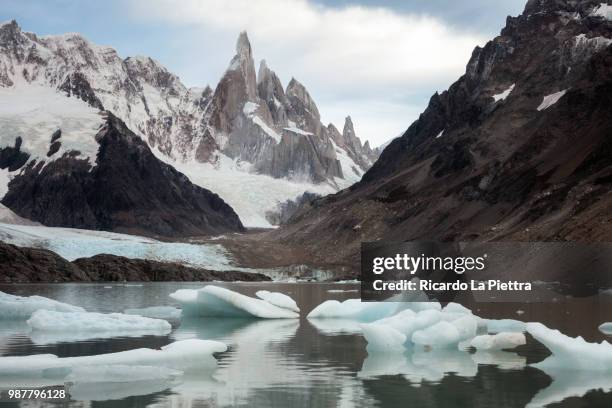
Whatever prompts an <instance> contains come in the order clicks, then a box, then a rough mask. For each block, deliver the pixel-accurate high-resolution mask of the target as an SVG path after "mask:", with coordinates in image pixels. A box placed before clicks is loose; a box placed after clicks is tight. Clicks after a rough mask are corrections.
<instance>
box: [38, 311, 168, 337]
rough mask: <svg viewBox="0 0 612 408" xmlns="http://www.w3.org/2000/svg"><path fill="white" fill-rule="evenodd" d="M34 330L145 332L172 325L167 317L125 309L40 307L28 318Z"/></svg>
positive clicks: (163, 330)
mask: <svg viewBox="0 0 612 408" xmlns="http://www.w3.org/2000/svg"><path fill="white" fill-rule="evenodd" d="M27 324H28V326H30V327H31V328H32V330H33V331H45V332H62V333H74V332H107V331H111V332H122V331H125V332H133V331H137V332H146V333H155V334H168V333H170V331H171V330H172V326H171V325H170V323H168V322H167V321H165V320H161V319H151V318H148V317H142V316H135V315H126V314H122V313H110V314H104V313H92V312H54V311H49V310H37V311H36V312H34V313H33V314H32V317H30V319H29V320H28V321H27Z"/></svg>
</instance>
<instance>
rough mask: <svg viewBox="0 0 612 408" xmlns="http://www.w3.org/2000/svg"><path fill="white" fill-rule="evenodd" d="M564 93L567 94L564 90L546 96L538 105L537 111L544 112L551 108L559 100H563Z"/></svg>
mask: <svg viewBox="0 0 612 408" xmlns="http://www.w3.org/2000/svg"><path fill="white" fill-rule="evenodd" d="M566 92H567V89H564V90H563V91H559V92H555V93H554V94H550V95H546V96H545V97H544V99H542V103H541V104H540V106H538V111H540V112H541V111H543V110H546V109H548V108H550V107H551V106H553V105H554V104H555V103H557V102H559V99H561V98H563V96H564V95H565V93H566Z"/></svg>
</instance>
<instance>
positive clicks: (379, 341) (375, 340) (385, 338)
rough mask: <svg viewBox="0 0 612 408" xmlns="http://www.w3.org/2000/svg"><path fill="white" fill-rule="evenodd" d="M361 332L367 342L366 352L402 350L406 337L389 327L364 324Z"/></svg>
mask: <svg viewBox="0 0 612 408" xmlns="http://www.w3.org/2000/svg"><path fill="white" fill-rule="evenodd" d="M361 331H362V333H363V337H365V339H366V341H367V342H368V346H367V350H368V352H377V351H385V352H388V351H398V350H404V343H405V342H406V335H404V334H403V333H400V332H399V331H397V330H395V329H394V328H393V327H391V326H387V325H384V324H376V323H365V324H362V325H361Z"/></svg>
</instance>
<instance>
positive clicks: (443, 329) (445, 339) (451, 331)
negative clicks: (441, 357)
mask: <svg viewBox="0 0 612 408" xmlns="http://www.w3.org/2000/svg"><path fill="white" fill-rule="evenodd" d="M460 341H461V333H460V332H459V329H458V328H457V327H456V326H455V325H454V324H452V323H450V322H447V321H440V322H438V323H436V324H434V325H433V326H429V327H427V328H425V329H423V330H417V331H416V332H414V334H413V335H412V342H413V343H414V344H418V345H422V346H429V347H433V348H446V347H450V346H453V345H457V344H459V342H460Z"/></svg>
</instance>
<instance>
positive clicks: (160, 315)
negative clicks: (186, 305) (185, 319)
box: [123, 306, 182, 320]
mask: <svg viewBox="0 0 612 408" xmlns="http://www.w3.org/2000/svg"><path fill="white" fill-rule="evenodd" d="M123 313H125V314H127V315H137V316H143V317H150V318H152V319H164V320H179V319H180V318H181V314H182V311H181V309H179V308H176V307H172V306H151V307H145V308H142V309H125V310H124V311H123Z"/></svg>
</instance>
